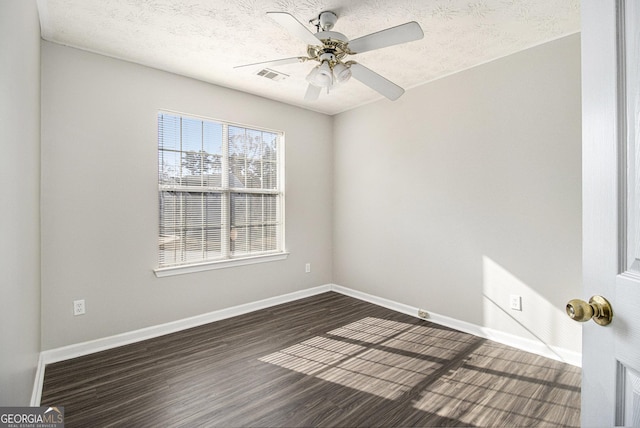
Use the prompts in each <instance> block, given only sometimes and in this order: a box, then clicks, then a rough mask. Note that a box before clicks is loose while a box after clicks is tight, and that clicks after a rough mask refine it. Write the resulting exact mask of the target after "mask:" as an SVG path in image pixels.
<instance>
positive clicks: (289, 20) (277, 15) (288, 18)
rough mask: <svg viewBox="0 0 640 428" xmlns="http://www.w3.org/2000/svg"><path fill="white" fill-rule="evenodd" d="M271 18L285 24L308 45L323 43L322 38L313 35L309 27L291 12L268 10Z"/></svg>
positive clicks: (284, 25)
mask: <svg viewBox="0 0 640 428" xmlns="http://www.w3.org/2000/svg"><path fill="white" fill-rule="evenodd" d="M267 15H269V18H271V19H273V20H274V21H276V22H277V23H278V24H280V25H281V26H283V27H284V28H285V29H286V30H287V31H289V33H291V34H292V35H294V36H296V37H297V38H299V39H300V40H302V41H303V42H305V43H306V44H307V45H313V46H316V45H320V44H322V43H321V42H320V40H319V39H318V38H317V37H316V36H314V35H313V33H312V32H311V31H309V29H307V27H305V26H304V25H303V24H302V23H301V22H300V21H298V20H297V19H296V18H294V17H293V15H291V14H290V13H287V12H267Z"/></svg>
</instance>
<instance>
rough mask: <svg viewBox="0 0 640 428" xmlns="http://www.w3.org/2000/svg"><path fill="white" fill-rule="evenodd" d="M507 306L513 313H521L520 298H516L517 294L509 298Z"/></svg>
mask: <svg viewBox="0 0 640 428" xmlns="http://www.w3.org/2000/svg"><path fill="white" fill-rule="evenodd" d="M509 305H510V306H511V309H513V310H514V311H521V310H522V297H520V296H518V295H517V294H512V295H511V296H509Z"/></svg>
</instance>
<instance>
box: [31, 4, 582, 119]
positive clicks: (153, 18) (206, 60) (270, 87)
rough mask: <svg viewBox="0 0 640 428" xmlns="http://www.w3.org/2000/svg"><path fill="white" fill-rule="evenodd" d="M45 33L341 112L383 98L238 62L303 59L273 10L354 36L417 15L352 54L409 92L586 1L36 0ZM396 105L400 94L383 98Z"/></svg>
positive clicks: (288, 69)
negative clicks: (315, 92)
mask: <svg viewBox="0 0 640 428" xmlns="http://www.w3.org/2000/svg"><path fill="white" fill-rule="evenodd" d="M38 8H39V11H40V19H41V24H42V37H43V38H44V39H45V40H48V41H51V42H55V43H60V44H63V45H68V46H73V47H76V48H80V49H85V50H88V51H92V52H97V53H101V54H104V55H107V56H112V57H115V58H121V59H124V60H127V61H132V62H136V63H140V64H144V65H147V66H150V67H154V68H158V69H161V70H166V71H170V72H173V73H177V74H182V75H185V76H189V77H193V78H196V79H200V80H203V81H206V82H211V83H214V84H217V85H221V86H226V87H230V88H235V89H239V90H241V91H245V92H250V93H253V94H257V95H261V96H263V97H266V98H271V99H274V100H278V101H282V102H285V103H289V104H294V105H298V106H301V107H305V108H308V109H312V110H316V111H320V112H324V113H328V114H335V113H339V112H342V111H345V110H349V109H351V108H354V107H357V106H359V105H362V104H366V103H368V102H371V101H374V100H378V99H383V97H382V96H381V95H379V94H378V93H377V92H374V91H373V90H372V89H370V88H368V87H367V86H365V85H363V84H362V83H360V82H359V81H357V80H355V79H351V80H350V81H348V82H347V83H345V84H343V85H341V86H340V87H338V88H336V89H335V90H332V92H331V93H330V94H328V95H327V94H326V93H322V94H321V96H320V99H319V100H317V101H314V102H306V101H304V99H303V97H304V94H305V91H306V88H307V82H306V81H305V76H306V75H307V73H308V72H309V70H310V69H311V68H312V67H313V66H314V65H315V64H317V63H312V62H307V63H295V64H288V65H283V66H278V67H272V68H273V69H276V70H278V71H280V72H282V73H285V74H287V75H289V77H288V78H285V79H284V80H279V81H273V80H269V79H267V78H265V77H261V76H258V75H257V74H256V73H257V72H258V71H260V70H261V69H262V67H255V68H252V67H247V68H243V69H234V68H233V67H234V66H237V65H243V64H250V63H255V62H260V61H268V60H272V59H279V58H287V57H295V56H304V55H305V54H306V45H305V43H304V42H302V41H300V40H298V39H297V38H295V37H293V36H291V35H290V34H289V33H287V32H286V31H285V30H284V29H283V28H282V27H281V26H279V25H278V24H277V23H275V22H274V21H273V20H272V19H270V18H269V17H267V15H266V12H274V11H282V12H289V13H291V14H292V15H293V16H295V17H296V18H297V19H298V20H299V21H300V22H302V23H304V24H305V25H306V26H307V27H308V28H309V30H311V31H312V32H315V31H316V30H315V27H314V26H313V25H311V24H308V22H309V20H311V19H313V18H316V17H317V16H318V14H319V13H320V12H321V11H324V10H332V11H334V12H336V14H337V15H338V17H339V18H338V22H337V24H336V25H335V27H334V29H333V30H334V31H339V32H341V33H343V34H345V35H346V36H347V37H348V38H350V39H355V38H357V37H361V36H363V35H366V34H369V33H373V32H376V31H380V30H383V29H385V28H388V27H392V26H396V25H399V24H403V23H405V22H408V21H417V22H418V23H419V24H420V25H421V26H422V29H423V31H424V34H425V37H424V38H423V39H422V40H418V41H414V42H409V43H406V44H403V45H398V46H392V47H387V48H383V49H380V50H376V51H372V52H366V53H363V54H359V55H355V56H353V57H349V59H354V60H356V61H358V62H359V63H361V64H362V65H365V66H367V67H369V68H371V69H372V70H374V71H376V72H377V73H379V74H381V75H383V76H384V77H386V78H387V79H389V80H391V81H393V82H395V83H396V84H398V85H400V86H402V87H403V88H405V89H409V88H412V87H415V86H418V85H421V84H423V83H425V82H428V81H431V80H434V79H437V78H439V77H442V76H445V75H448V74H451V73H454V72H456V71H460V70H464V69H466V68H469V67H473V66H475V65H478V64H482V63H484V62H487V61H490V60H493V59H496V58H499V57H502V56H505V55H509V54H512V53H514V52H517V51H520V50H523V49H526V48H528V47H531V46H535V45H537V44H540V43H544V42H546V41H550V40H553V39H557V38H559V37H562V36H565V35H568V34H572V33H576V32H578V31H579V30H580V7H579V0H38ZM385 102H389V103H391V102H392V101H385Z"/></svg>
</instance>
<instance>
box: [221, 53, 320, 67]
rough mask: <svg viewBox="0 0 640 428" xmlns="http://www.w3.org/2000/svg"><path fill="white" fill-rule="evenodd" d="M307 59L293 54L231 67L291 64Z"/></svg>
mask: <svg viewBox="0 0 640 428" xmlns="http://www.w3.org/2000/svg"><path fill="white" fill-rule="evenodd" d="M308 59H309V58H307V57H304V56H294V57H291V58H282V59H274V60H271V61H264V62H254V63H253V64H244V65H236V66H235V67H233V68H243V67H253V66H256V65H262V66H265V67H266V66H270V65H285V64H293V63H294V62H305V61H306V60H308Z"/></svg>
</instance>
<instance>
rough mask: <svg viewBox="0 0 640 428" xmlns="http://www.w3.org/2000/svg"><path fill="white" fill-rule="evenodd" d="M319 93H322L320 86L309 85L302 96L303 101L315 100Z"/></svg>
mask: <svg viewBox="0 0 640 428" xmlns="http://www.w3.org/2000/svg"><path fill="white" fill-rule="evenodd" d="M320 91H322V88H321V87H320V86H316V85H312V84H311V83H309V86H308V87H307V92H306V93H305V94H304V100H305V101H315V100H317V99H318V97H319V96H320Z"/></svg>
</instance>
